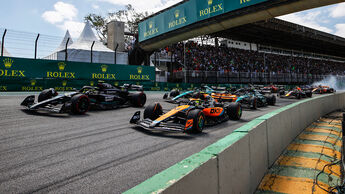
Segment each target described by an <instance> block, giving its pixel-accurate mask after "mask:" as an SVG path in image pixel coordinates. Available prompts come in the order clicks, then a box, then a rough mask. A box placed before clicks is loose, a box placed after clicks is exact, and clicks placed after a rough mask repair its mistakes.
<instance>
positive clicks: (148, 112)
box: [144, 102, 163, 120]
mask: <svg viewBox="0 0 345 194" xmlns="http://www.w3.org/2000/svg"><path fill="white" fill-rule="evenodd" d="M162 114H163V108H162V106H161V104H159V103H158V102H155V103H153V104H150V105H148V106H147V107H146V108H145V110H144V119H147V118H149V119H151V120H156V119H157V118H158V117H159V116H160V115H162Z"/></svg>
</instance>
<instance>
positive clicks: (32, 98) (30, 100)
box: [20, 95, 35, 107]
mask: <svg viewBox="0 0 345 194" xmlns="http://www.w3.org/2000/svg"><path fill="white" fill-rule="evenodd" d="M34 103H35V95H31V96H28V97H26V98H25V99H24V100H23V102H22V103H21V104H20V105H21V106H26V107H29V106H31V105H33V104H34Z"/></svg>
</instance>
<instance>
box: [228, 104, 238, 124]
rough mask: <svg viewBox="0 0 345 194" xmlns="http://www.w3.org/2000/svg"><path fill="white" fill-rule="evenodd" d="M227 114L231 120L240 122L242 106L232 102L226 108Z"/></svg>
mask: <svg viewBox="0 0 345 194" xmlns="http://www.w3.org/2000/svg"><path fill="white" fill-rule="evenodd" d="M227 113H228V115H229V118H230V119H232V120H240V119H241V116H242V106H241V104H240V103H238V102H232V103H230V104H229V106H227Z"/></svg>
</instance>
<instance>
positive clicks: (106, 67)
mask: <svg viewBox="0 0 345 194" xmlns="http://www.w3.org/2000/svg"><path fill="white" fill-rule="evenodd" d="M101 68H102V72H103V73H105V72H107V69H108V66H107V65H102V66H101Z"/></svg>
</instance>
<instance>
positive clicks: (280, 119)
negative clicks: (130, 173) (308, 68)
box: [126, 93, 345, 193]
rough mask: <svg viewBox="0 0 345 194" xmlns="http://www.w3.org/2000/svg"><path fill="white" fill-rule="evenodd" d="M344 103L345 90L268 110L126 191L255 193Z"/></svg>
mask: <svg viewBox="0 0 345 194" xmlns="http://www.w3.org/2000/svg"><path fill="white" fill-rule="evenodd" d="M344 107H345V93H336V94H328V95H323V96H318V97H313V98H310V99H305V100H301V101H299V102H296V103H294V104H291V105H288V106H285V107H283V108H280V109H278V110H275V111H273V112H271V113H268V114H266V115H263V116H261V117H259V118H257V119H254V120H253V121H251V122H249V123H247V124H246V125H244V126H242V127H240V128H238V129H236V130H235V131H234V132H233V133H231V134H230V135H228V136H226V137H225V138H223V139H221V140H219V141H218V142H216V143H214V144H212V145H210V146H208V147H206V148H205V149H203V150H202V151H200V152H199V153H196V154H194V155H192V156H190V157H188V158H187V159H185V160H183V161H181V162H179V163H177V164H176V165H174V166H172V167H170V168H168V169H166V170H164V171H163V172H161V173H159V174H157V175H155V176H153V177H151V178H150V179H148V180H146V181H145V182H143V183H141V184H139V185H138V186H136V187H134V188H132V189H130V190H128V191H126V193H253V192H254V191H255V190H256V188H257V186H258V185H259V183H260V181H261V179H262V178H263V176H264V175H265V173H266V171H267V169H268V168H269V167H270V166H271V165H272V164H273V163H274V162H275V161H276V159H277V158H278V157H279V155H280V154H281V153H282V152H283V150H284V149H285V148H286V147H287V146H288V145H289V144H290V143H291V141H293V140H294V139H295V138H296V137H297V136H298V135H299V134H300V133H301V132H302V131H303V130H304V129H305V128H306V127H307V126H308V125H310V124H311V123H312V122H313V121H315V120H317V119H318V118H320V117H321V116H323V115H325V114H327V113H330V112H332V111H334V110H337V109H341V108H344Z"/></svg>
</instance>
